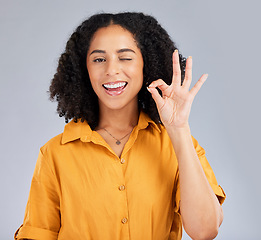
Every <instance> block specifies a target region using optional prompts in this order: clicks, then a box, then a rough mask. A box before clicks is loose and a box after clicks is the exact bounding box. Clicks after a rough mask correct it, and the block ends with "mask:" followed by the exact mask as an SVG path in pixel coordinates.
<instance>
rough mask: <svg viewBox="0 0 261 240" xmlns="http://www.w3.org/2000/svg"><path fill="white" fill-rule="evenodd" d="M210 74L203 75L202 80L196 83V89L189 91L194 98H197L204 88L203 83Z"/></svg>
mask: <svg viewBox="0 0 261 240" xmlns="http://www.w3.org/2000/svg"><path fill="white" fill-rule="evenodd" d="M207 78H208V74H203V75H202V76H201V77H200V79H199V80H198V81H197V82H196V84H195V85H194V87H193V88H192V89H191V90H190V91H189V92H190V93H191V94H192V96H193V97H195V96H196V94H197V93H198V91H199V89H200V88H201V87H202V85H203V83H204V82H205V81H206V80H207Z"/></svg>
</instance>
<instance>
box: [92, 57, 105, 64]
mask: <svg viewBox="0 0 261 240" xmlns="http://www.w3.org/2000/svg"><path fill="white" fill-rule="evenodd" d="M105 61H106V60H105V58H95V59H94V60H93V62H97V63H101V62H105Z"/></svg>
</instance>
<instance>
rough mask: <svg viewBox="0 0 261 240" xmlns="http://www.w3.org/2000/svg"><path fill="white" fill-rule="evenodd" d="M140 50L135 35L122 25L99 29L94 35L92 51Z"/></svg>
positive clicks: (91, 44) (91, 45)
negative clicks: (95, 49)
mask: <svg viewBox="0 0 261 240" xmlns="http://www.w3.org/2000/svg"><path fill="white" fill-rule="evenodd" d="M125 47H132V48H138V47H137V42H136V40H135V39H134V36H133V34H132V33H131V32H130V31H128V30H127V29H125V28H123V27H121V26H120V25H110V26H108V27H103V28H100V29H98V30H97V31H96V32H95V34H94V35H93V37H92V39H91V43H90V49H89V50H91V49H93V48H101V49H103V48H111V49H113V48H117V49H119V48H125Z"/></svg>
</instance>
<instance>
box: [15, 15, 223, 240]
mask: <svg viewBox="0 0 261 240" xmlns="http://www.w3.org/2000/svg"><path fill="white" fill-rule="evenodd" d="M191 75H192V58H191V57H189V58H188V59H187V60H185V59H184V58H183V57H182V56H181V55H180V54H179V53H178V50H177V47H176V46H175V45H174V43H173V42H172V41H171V40H170V38H169V36H168V34H167V33H166V31H165V30H164V29H163V28H162V27H161V26H160V25H159V24H158V22H157V21H156V20H155V19H154V18H153V17H151V16H146V15H144V14H142V13H120V14H98V15H94V16H92V17H91V18H90V19H88V20H86V21H84V22H83V23H82V24H81V25H80V26H79V27H78V28H77V29H76V31H75V32H74V33H73V34H72V36H71V37H70V39H69V41H68V43H67V46H66V50H65V52H64V53H63V54H62V55H61V57H60V61H59V65H58V68H57V73H56V74H55V76H54V78H53V80H52V83H51V86H50V97H51V99H55V100H57V102H58V108H57V110H58V113H59V115H60V116H64V117H65V119H66V121H67V122H68V121H69V120H70V119H73V120H72V121H70V123H68V124H67V125H66V126H65V129H64V132H63V133H62V134H60V135H58V136H56V137H55V138H53V139H51V140H50V141H49V142H48V143H46V144H45V145H44V146H43V147H42V148H41V150H40V154H39V158H38V161H37V164H36V168H35V172H34V176H33V180H32V185H31V191H30V196H29V200H28V204H27V208H26V214H25V219H24V223H23V225H22V226H21V227H20V229H18V231H17V232H16V234H15V239H45V240H46V239H95V240H99V239H113V240H117V239H148V240H149V239H155V240H160V239H181V235H182V224H183V226H184V229H185V230H186V232H187V233H188V234H189V235H190V236H191V238H193V239H213V238H215V236H216V235H217V233H218V228H219V226H220V224H221V223H222V220H223V213H222V208H221V206H220V203H223V201H224V199H225V195H224V193H223V191H222V189H221V187H220V186H218V185H217V182H216V179H215V176H214V173H213V171H212V169H211V167H210V166H209V164H208V162H207V160H206V158H205V152H204V150H203V149H202V148H201V147H200V146H199V145H198V143H197V141H196V140H195V139H194V138H193V137H191V134H190V127H189V123H188V118H189V113H190V109H191V105H192V102H193V99H194V97H195V95H196V94H197V92H198V91H199V89H200V88H201V86H202V84H203V83H204V81H205V80H206V78H207V75H206V74H203V75H202V76H201V78H200V79H199V80H198V82H197V83H196V84H195V86H194V87H192V89H191V90H189V88H190V84H191ZM158 90H160V91H158Z"/></svg>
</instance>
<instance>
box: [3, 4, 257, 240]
mask: <svg viewBox="0 0 261 240" xmlns="http://www.w3.org/2000/svg"><path fill="white" fill-rule="evenodd" d="M0 3H1V6H0V81H1V86H0V98H1V109H0V113H1V120H0V121H1V124H0V128H1V129H0V130H1V132H0V133H1V134H0V137H1V140H0V141H1V142H0V143H1V144H0V146H1V167H0V171H1V172H0V184H1V197H0V206H1V213H0V229H1V230H0V239H1V240H7V239H12V238H13V234H14V232H15V230H16V229H17V228H18V227H19V226H20V224H22V221H23V217H24V211H25V207H26V203H27V198H28V194H29V189H30V184H31V178H32V175H33V171H34V167H35V163H36V159H37V156H38V152H39V148H40V147H41V146H42V145H43V144H44V143H45V142H46V141H48V140H49V139H50V138H51V137H53V136H55V135H57V134H59V133H61V132H62V131H63V128H64V125H65V124H64V120H63V119H61V118H59V117H58V115H57V114H56V104H55V103H51V102H50V101H49V100H48V94H47V90H48V87H49V84H50V80H51V79H52V76H53V74H54V72H55V69H56V67H57V61H58V57H59V55H60V54H61V52H62V51H63V49H64V47H65V43H66V41H67V39H68V37H69V36H70V34H71V33H72V31H73V30H74V29H75V27H76V26H77V25H78V24H79V23H80V22H81V21H82V20H83V19H84V18H86V17H88V16H90V15H92V14H94V13H98V12H102V11H105V12H106V11H110V12H118V11H126V10H128V11H142V12H145V13H147V14H152V15H153V16H155V17H156V18H157V19H158V21H159V22H160V23H161V24H162V25H163V26H164V27H165V28H166V29H167V31H168V32H169V34H170V35H171V37H172V39H173V40H174V41H175V42H176V43H177V45H178V47H179V48H180V51H181V52H182V54H183V55H185V56H189V55H192V56H193V61H194V66H193V67H194V68H193V79H194V81H193V83H195V81H196V80H197V79H198V78H199V77H200V75H201V74H203V73H208V74H209V78H208V80H207V82H206V83H205V84H204V86H203V88H202V89H201V90H200V92H199V94H198V96H197V97H196V99H195V101H194V105H193V108H192V112H191V116H190V125H191V129H192V134H193V135H194V137H195V138H196V139H197V140H198V141H199V143H200V144H201V145H202V146H203V147H204V148H205V150H206V154H207V158H208V160H209V162H210V164H211V166H212V168H213V169H214V172H215V175H216V177H217V180H218V182H219V184H220V185H221V186H222V187H223V188H224V190H225V192H226V194H227V199H226V201H225V203H224V205H223V209H224V216H225V218H224V222H223V224H222V226H221V228H220V232H219V235H218V237H217V238H216V239H222V240H241V239H242V240H243V239H244V240H245V239H250V240H256V239H261V234H260V223H261V222H260V216H261V212H260V202H261V201H260V200H261V199H260V197H261V194H260V172H259V171H260V167H261V164H260V160H261V159H260V148H261V147H260V134H261V129H260V123H261V121H260V120H261V119H260V106H259V105H260V87H261V84H260V81H261V79H260V63H261V62H260V56H261V51H260V43H261V37H260V22H261V17H260V7H261V5H260V3H258V1H251V0H250V1H247V2H246V1H227V0H226V1H225V0H219V1H211V0H206V1H203V0H202V1H195V0H179V1H174V0H165V1H164V0H162V1H149V0H145V1H140V0H132V1H124V0H112V1H101V0H95V1H87V0H85V1H64V0H63V1H62V0H55V1H53V0H52V1H51V0H48V1H46V0H45V1H37V0H23V1H18V0H17V1H12V0H10V1H4V0H1V1H0ZM101 228H102V226H101ZM183 239H190V238H189V237H188V236H187V235H186V234H185V233H184V236H183Z"/></svg>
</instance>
